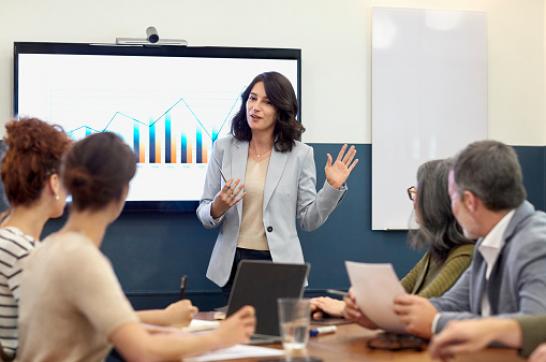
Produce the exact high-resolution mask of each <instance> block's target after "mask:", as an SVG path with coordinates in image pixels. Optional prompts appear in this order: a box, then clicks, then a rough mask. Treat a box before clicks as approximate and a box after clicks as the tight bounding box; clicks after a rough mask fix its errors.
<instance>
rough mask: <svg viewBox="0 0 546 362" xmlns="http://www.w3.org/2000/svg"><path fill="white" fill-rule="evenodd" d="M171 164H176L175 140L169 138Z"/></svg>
mask: <svg viewBox="0 0 546 362" xmlns="http://www.w3.org/2000/svg"><path fill="white" fill-rule="evenodd" d="M171 163H176V138H174V137H171Z"/></svg>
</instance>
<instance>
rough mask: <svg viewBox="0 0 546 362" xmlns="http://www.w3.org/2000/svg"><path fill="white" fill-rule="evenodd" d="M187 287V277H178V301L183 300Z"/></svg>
mask: <svg viewBox="0 0 546 362" xmlns="http://www.w3.org/2000/svg"><path fill="white" fill-rule="evenodd" d="M187 286H188V276H187V275H182V276H181V277H180V299H184V297H185V294H186V287H187Z"/></svg>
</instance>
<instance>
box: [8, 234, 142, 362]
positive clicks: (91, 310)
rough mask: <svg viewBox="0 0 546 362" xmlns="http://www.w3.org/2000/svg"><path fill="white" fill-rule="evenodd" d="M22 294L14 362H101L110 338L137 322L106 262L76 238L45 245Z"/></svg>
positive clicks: (31, 263)
mask: <svg viewBox="0 0 546 362" xmlns="http://www.w3.org/2000/svg"><path fill="white" fill-rule="evenodd" d="M20 288H21V291H20V296H21V301H20V304H19V349H18V352H17V361H25V362H26V361H29V362H30V361H33V362H45V361H57V362H61V361H78V362H80V361H81V362H84V361H102V360H103V359H104V358H106V356H107V354H108V352H109V350H110V347H111V346H110V345H109V343H108V336H110V335H111V334H112V333H113V332H114V331H115V330H116V329H117V328H119V327H121V326H122V325H124V324H126V323H130V322H138V317H137V315H136V314H135V312H134V310H133V308H132V307H131V305H130V304H129V301H128V300H127V298H126V297H125V295H124V294H123V291H122V290H121V287H120V285H119V282H118V280H117V278H116V276H115V274H114V271H113V270H112V266H111V264H110V262H109V261H108V259H106V257H105V256H104V255H103V254H102V253H101V252H100V250H99V249H98V248H97V247H96V246H95V245H94V244H93V242H92V241H91V240H89V239H88V238H86V237H84V236H83V235H81V234H78V233H66V234H62V235H59V234H53V235H52V236H50V237H48V238H47V239H45V240H44V242H43V243H42V244H41V245H40V246H38V247H37V248H36V249H35V251H34V252H33V253H32V254H31V256H29V257H28V259H27V264H26V269H25V272H24V275H23V277H22V281H21V287H20Z"/></svg>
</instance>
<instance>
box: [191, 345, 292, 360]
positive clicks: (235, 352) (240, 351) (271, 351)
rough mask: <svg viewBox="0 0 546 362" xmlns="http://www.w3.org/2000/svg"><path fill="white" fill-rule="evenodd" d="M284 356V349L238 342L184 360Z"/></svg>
mask: <svg viewBox="0 0 546 362" xmlns="http://www.w3.org/2000/svg"><path fill="white" fill-rule="evenodd" d="M277 356H284V351H283V350H282V349H275V348H267V347H258V346H247V345H243V344H237V345H235V346H233V347H229V348H224V349H219V350H217V351H214V352H209V353H205V354H202V355H200V356H196V357H191V358H185V359H184V360H183V361H184V362H208V361H221V360H230V359H238V358H256V357H277Z"/></svg>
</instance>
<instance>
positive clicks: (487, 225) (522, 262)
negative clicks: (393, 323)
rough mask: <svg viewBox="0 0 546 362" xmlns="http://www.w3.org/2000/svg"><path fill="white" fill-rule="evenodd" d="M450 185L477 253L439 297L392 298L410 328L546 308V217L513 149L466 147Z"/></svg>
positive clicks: (353, 311) (428, 329) (432, 329)
mask: <svg viewBox="0 0 546 362" xmlns="http://www.w3.org/2000/svg"><path fill="white" fill-rule="evenodd" d="M448 187H449V193H450V197H451V207H452V209H453V213H454V215H455V217H456V219H457V221H458V222H459V224H461V226H462V227H463V230H464V232H465V235H466V236H467V237H468V238H470V239H474V238H479V240H478V242H477V245H476V252H475V253H474V256H473V259H472V263H471V265H470V267H469V269H468V270H467V271H466V272H465V273H464V274H463V275H462V276H461V278H460V279H459V280H458V281H457V283H455V285H454V286H453V287H452V288H451V289H450V290H449V291H448V292H447V293H446V294H444V295H443V296H442V297H439V298H432V299H430V300H427V299H425V298H422V297H419V296H414V295H404V296H400V297H398V298H396V299H395V305H394V310H395V312H396V313H397V314H398V315H399V316H400V319H401V320H402V321H403V322H404V323H405V324H406V330H407V332H408V333H411V334H415V335H418V336H420V337H424V338H429V337H430V336H431V335H432V333H436V332H439V331H441V330H442V329H443V328H444V327H445V325H446V324H447V322H448V321H450V320H457V319H470V318H478V317H486V316H490V315H503V316H505V315H510V314H517V313H522V314H540V313H546V214H544V213H543V212H540V211H535V209H534V207H533V206H532V205H531V204H530V203H529V202H527V201H525V198H526V192H525V188H524V186H523V181H522V174H521V168H520V165H519V162H518V160H517V156H516V154H515V152H514V150H513V149H512V148H511V147H509V146H507V145H505V144H503V143H500V142H496V141H481V142H476V143H473V144H471V145H469V146H467V147H466V148H465V149H464V150H463V151H462V152H461V153H460V154H459V155H458V156H457V157H456V159H455V162H454V165H453V169H452V170H451V172H450V176H449V182H448ZM346 301H347V308H346V309H347V313H346V314H347V315H348V316H352V318H353V319H355V320H357V321H362V322H363V323H362V324H363V325H366V321H367V319H366V318H365V317H366V316H364V315H362V313H361V312H359V311H358V309H357V308H356V306H355V304H354V299H351V297H349V298H346Z"/></svg>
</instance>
